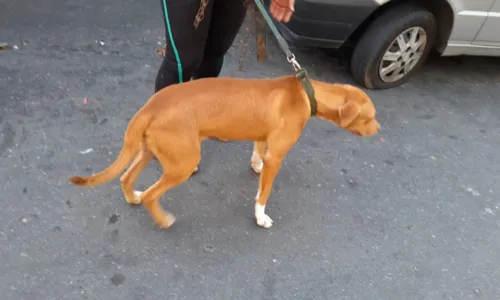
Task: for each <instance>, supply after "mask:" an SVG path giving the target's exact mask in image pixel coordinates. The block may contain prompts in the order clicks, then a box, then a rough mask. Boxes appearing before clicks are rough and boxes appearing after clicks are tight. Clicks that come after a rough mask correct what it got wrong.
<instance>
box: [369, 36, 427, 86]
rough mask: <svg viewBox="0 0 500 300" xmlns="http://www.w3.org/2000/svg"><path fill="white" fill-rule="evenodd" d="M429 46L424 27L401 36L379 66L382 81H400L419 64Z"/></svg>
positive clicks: (390, 47)
mask: <svg viewBox="0 0 500 300" xmlns="http://www.w3.org/2000/svg"><path fill="white" fill-rule="evenodd" d="M426 45H427V33H426V32H425V30H424V29H423V28H422V27H419V26H416V27H411V28H408V29H406V30H405V31H403V32H402V33H401V34H399V35H398V36H397V37H396V38H395V39H394V40H393V41H392V43H391V44H390V45H389V47H388V48H387V50H386V51H385V53H384V55H383V56H382V60H381V62H380V66H379V76H380V79H382V81H384V82H387V83H391V82H395V81H398V80H400V79H402V78H403V77H405V76H406V75H407V74H408V73H410V71H411V70H413V68H415V66H416V65H417V64H418V62H419V61H420V59H421V58H422V55H423V53H424V50H425V46H426Z"/></svg>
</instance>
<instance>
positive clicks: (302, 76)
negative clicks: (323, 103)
mask: <svg viewBox="0 0 500 300" xmlns="http://www.w3.org/2000/svg"><path fill="white" fill-rule="evenodd" d="M295 77H297V80H299V82H300V85H301V86H302V88H303V89H304V91H305V92H306V94H307V98H308V99H309V105H311V116H312V117H314V116H316V113H317V111H318V102H317V101H316V97H315V96H314V88H313V86H312V84H311V81H310V80H309V77H308V76H307V71H306V70H304V69H301V70H299V71H298V72H297V74H296V75H295Z"/></svg>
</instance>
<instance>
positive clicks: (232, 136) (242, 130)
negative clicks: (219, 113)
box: [200, 123, 269, 141]
mask: <svg viewBox="0 0 500 300" xmlns="http://www.w3.org/2000/svg"><path fill="white" fill-rule="evenodd" d="M214 125H215V124H214ZM268 133H269V130H268V126H265V125H263V124H253V125H250V124H245V123H240V124H220V125H219V126H210V128H204V129H202V130H200V137H202V138H217V139H222V140H241V141H263V140H265V139H266V138H267V135H268Z"/></svg>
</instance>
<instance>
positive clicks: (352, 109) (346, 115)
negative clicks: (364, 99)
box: [339, 101, 361, 127]
mask: <svg viewBox="0 0 500 300" xmlns="http://www.w3.org/2000/svg"><path fill="white" fill-rule="evenodd" d="M360 113H361V107H360V105H359V104H358V103H356V102H354V101H347V102H346V103H345V104H344V105H342V106H341V107H340V109H339V118H340V126H341V127H346V126H349V124H351V123H352V122H353V121H354V120H355V119H356V117H357V116H358V115H359V114H360Z"/></svg>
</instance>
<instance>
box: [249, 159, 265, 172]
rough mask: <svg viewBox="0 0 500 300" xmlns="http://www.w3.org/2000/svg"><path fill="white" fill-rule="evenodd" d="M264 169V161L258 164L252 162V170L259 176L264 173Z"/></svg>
mask: <svg viewBox="0 0 500 300" xmlns="http://www.w3.org/2000/svg"><path fill="white" fill-rule="evenodd" d="M263 167H264V162H263V161H262V160H261V161H257V162H253V161H252V169H253V170H254V172H255V173H257V174H259V173H260V172H262V168H263Z"/></svg>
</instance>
